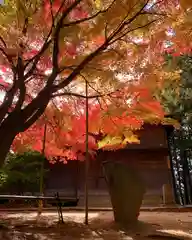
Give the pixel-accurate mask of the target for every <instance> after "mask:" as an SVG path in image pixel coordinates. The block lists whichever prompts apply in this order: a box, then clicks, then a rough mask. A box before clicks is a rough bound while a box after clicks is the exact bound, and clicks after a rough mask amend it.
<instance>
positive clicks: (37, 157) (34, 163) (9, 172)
mask: <svg viewBox="0 0 192 240" xmlns="http://www.w3.org/2000/svg"><path fill="white" fill-rule="evenodd" d="M43 161H45V157H44V156H42V154H40V153H39V152H34V151H28V152H25V153H22V154H11V153H10V154H9V155H8V156H7V159H6V161H5V163H4V165H3V167H2V169H1V170H0V191H1V192H9V193H15V194H23V193H24V192H31V193H34V192H39V185H40V174H41V164H42V163H43ZM47 171H48V170H47V169H44V171H43V175H44V177H45V175H46V172H47Z"/></svg>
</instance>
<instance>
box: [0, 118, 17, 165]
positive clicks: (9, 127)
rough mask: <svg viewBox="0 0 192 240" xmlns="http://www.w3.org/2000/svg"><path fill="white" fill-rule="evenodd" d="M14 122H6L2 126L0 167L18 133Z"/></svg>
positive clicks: (0, 134) (0, 128)
mask: <svg viewBox="0 0 192 240" xmlns="http://www.w3.org/2000/svg"><path fill="white" fill-rule="evenodd" d="M13 124H14V122H13V123H12V124H9V123H6V124H2V125H1V126H0V136H1V139H0V167H2V165H3V163H4V161H5V158H6V156H7V154H8V153H9V150H10V148H11V145H12V143H13V140H14V138H15V137H16V135H17V131H16V130H15V128H14V126H13Z"/></svg>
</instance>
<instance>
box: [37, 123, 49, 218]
mask: <svg viewBox="0 0 192 240" xmlns="http://www.w3.org/2000/svg"><path fill="white" fill-rule="evenodd" d="M46 133H47V123H45V125H44V133H43V146H42V152H41V153H42V155H43V156H45V144H46ZM43 177H44V159H43V161H42V163H41V169H40V184H39V191H40V195H41V196H42V195H43ZM42 209H43V200H41V199H40V200H39V209H38V215H41V213H42Z"/></svg>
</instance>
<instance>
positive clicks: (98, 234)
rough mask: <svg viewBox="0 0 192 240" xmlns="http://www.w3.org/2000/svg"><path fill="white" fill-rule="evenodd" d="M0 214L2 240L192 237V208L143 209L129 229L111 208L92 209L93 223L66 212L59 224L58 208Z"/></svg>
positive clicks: (118, 239)
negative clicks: (181, 210) (115, 219)
mask: <svg viewBox="0 0 192 240" xmlns="http://www.w3.org/2000/svg"><path fill="white" fill-rule="evenodd" d="M0 216H1V220H2V222H3V223H2V224H1V226H0V227H1V228H0V239H2V240H12V239H13V240H71V239H74V240H75V239H100V240H102V239H106V240H113V239H114V240H121V239H122V240H123V239H125V240H126V239H127V240H145V239H146V240H147V239H148V240H152V239H156V240H163V239H165V240H166V239H167V240H171V239H172V240H177V239H192V212H191V213H190V212H186V213H175V212H174V213H172V212H141V214H140V217H139V220H140V221H139V223H138V224H137V225H134V226H131V227H130V228H129V230H125V229H121V228H119V226H118V225H117V224H115V223H114V222H113V215H112V213H111V212H91V213H89V222H90V223H89V226H86V225H84V223H83V222H84V213H83V212H65V213H64V214H63V217H64V221H65V223H64V224H58V215H57V213H56V212H44V213H43V214H42V216H41V217H39V218H37V214H36V213H35V212H28V213H6V212H4V213H0ZM160 235H161V236H160ZM163 236H164V237H163Z"/></svg>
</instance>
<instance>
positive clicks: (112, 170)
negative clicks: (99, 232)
mask: <svg viewBox="0 0 192 240" xmlns="http://www.w3.org/2000/svg"><path fill="white" fill-rule="evenodd" d="M103 166H104V172H105V177H106V181H107V185H108V187H109V194H110V197H111V203H112V206H113V212H114V219H115V221H116V222H118V223H120V224H123V225H125V224H130V223H134V222H136V221H137V219H138V216H139V211H140V207H141V204H142V200H143V195H144V193H145V187H144V184H143V182H142V180H141V179H140V177H139V176H138V175H137V174H136V172H135V170H134V169H131V168H130V167H129V166H127V165H125V164H123V163H119V162H106V163H104V165H103Z"/></svg>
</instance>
